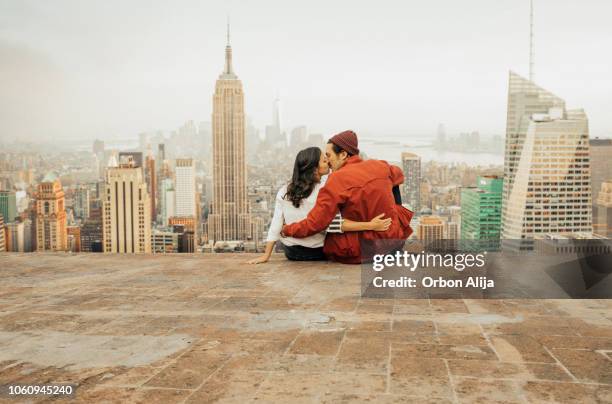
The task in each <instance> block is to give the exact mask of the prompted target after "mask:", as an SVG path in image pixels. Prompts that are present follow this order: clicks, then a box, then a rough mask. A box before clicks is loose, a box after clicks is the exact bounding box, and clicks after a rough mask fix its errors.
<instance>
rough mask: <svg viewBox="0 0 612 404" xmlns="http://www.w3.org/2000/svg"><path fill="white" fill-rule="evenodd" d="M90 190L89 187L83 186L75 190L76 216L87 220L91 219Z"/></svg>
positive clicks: (74, 205) (74, 204)
mask: <svg viewBox="0 0 612 404" xmlns="http://www.w3.org/2000/svg"><path fill="white" fill-rule="evenodd" d="M89 200H90V190H89V187H88V186H85V185H82V186H79V187H78V188H77V189H75V190H74V202H73V205H72V206H73V208H74V216H75V217H76V218H78V219H81V220H85V219H87V218H88V217H89Z"/></svg>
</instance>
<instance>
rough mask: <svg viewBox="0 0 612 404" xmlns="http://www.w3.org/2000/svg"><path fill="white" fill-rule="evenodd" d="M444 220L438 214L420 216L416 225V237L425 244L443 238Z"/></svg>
mask: <svg viewBox="0 0 612 404" xmlns="http://www.w3.org/2000/svg"><path fill="white" fill-rule="evenodd" d="M444 224H445V223H444V221H443V220H442V218H441V217H438V216H421V218H420V219H419V224H418V226H417V239H419V240H421V241H423V242H424V244H425V245H428V244H431V243H434V242H435V241H437V240H442V239H444Z"/></svg>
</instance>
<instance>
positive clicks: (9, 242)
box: [5, 221, 26, 252]
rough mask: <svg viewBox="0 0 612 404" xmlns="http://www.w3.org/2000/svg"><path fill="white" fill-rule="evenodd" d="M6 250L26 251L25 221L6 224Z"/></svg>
mask: <svg viewBox="0 0 612 404" xmlns="http://www.w3.org/2000/svg"><path fill="white" fill-rule="evenodd" d="M5 226H6V241H5V243H6V251H10V252H26V249H25V223H24V222H22V221H15V222H11V223H7V224H6V225H5Z"/></svg>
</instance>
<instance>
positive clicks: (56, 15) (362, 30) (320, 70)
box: [0, 0, 612, 141]
mask: <svg viewBox="0 0 612 404" xmlns="http://www.w3.org/2000/svg"><path fill="white" fill-rule="evenodd" d="M228 13H229V14H230V16H231V26H232V47H233V51H234V69H235V71H236V73H237V74H238V76H239V77H240V78H241V80H242V81H243V84H244V88H245V93H246V97H245V102H246V111H247V114H248V115H249V116H251V117H252V118H253V120H254V122H255V124H256V125H257V126H258V127H260V128H263V126H264V125H265V124H267V123H269V121H270V120H271V116H272V101H273V99H274V96H275V94H276V92H277V91H278V92H279V93H280V95H281V99H282V104H283V116H282V120H283V122H282V124H283V126H285V127H287V128H290V127H292V126H296V125H299V124H306V125H308V126H309V128H310V130H311V132H320V133H323V134H326V135H327V134H329V133H331V132H334V131H338V130H342V129H345V128H353V129H355V130H356V131H358V133H367V134H371V135H376V134H380V135H386V134H392V135H401V134H406V135H411V134H432V135H433V133H435V130H436V127H437V124H438V123H439V122H442V123H445V125H446V127H447V131H448V132H449V133H451V134H453V133H456V132H460V131H467V130H480V131H481V133H484V134H491V133H497V134H503V132H504V128H505V119H506V116H505V108H506V96H507V94H506V87H507V80H508V71H509V70H514V71H516V72H517V73H519V74H523V75H525V76H527V73H528V55H529V0H496V1H490V0H464V1H459V0H428V1H425V0H420V1H412V0H410V1H407V0H403V1H376V2H375V1H354V0H353V1H329V0H323V1H318V0H309V1H300V2H296V1H286V0H285V1H269V0H258V1H244V2H238V1H234V2H213V1H172V2H170V1H150V0H149V1H126V0H123V1H109V0H104V1H87V0H74V1H63V0H53V1H42V0H41V1H27V0H0V140H5V141H6V140H10V139H13V138H21V139H34V140H43V141H45V140H49V139H59V138H63V139H73V138H86V139H89V138H93V137H102V138H110V137H113V138H114V137H121V136H125V137H134V136H135V135H137V133H139V132H142V131H146V130H153V129H163V130H170V129H175V128H177V127H178V126H179V125H181V124H182V123H183V122H185V121H186V120H189V119H194V120H196V121H202V120H210V115H211V111H212V103H211V98H212V93H213V89H214V84H215V80H216V78H217V76H218V75H219V73H220V72H221V70H222V67H223V58H224V46H225V24H226V15H227V14H228ZM610 16H612V1H609V0H584V1H579V0H535V19H536V27H535V43H536V69H535V71H536V82H537V83H539V84H540V85H541V86H543V87H544V88H547V89H549V90H550V91H552V92H554V93H556V94H557V95H559V96H561V97H562V98H564V99H565V100H566V101H567V104H568V107H582V108H584V109H585V110H586V112H587V114H588V116H589V119H590V128H591V135H592V136H595V135H599V136H610V135H612V113H611V112H612V75H611V72H612V52H610V49H611V48H612V24H610Z"/></svg>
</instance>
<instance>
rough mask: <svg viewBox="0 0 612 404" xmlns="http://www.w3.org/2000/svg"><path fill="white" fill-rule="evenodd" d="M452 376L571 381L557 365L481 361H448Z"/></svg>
mask: <svg viewBox="0 0 612 404" xmlns="http://www.w3.org/2000/svg"><path fill="white" fill-rule="evenodd" d="M448 367H449V369H450V372H451V374H452V375H453V376H463V377H475V378H483V379H489V378H493V379H516V380H553V381H571V380H572V379H571V377H570V376H569V375H568V374H567V373H566V372H565V371H564V370H563V369H562V368H561V367H560V366H559V365H557V364H547V363H509V362H498V361H481V360H449V361H448Z"/></svg>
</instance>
